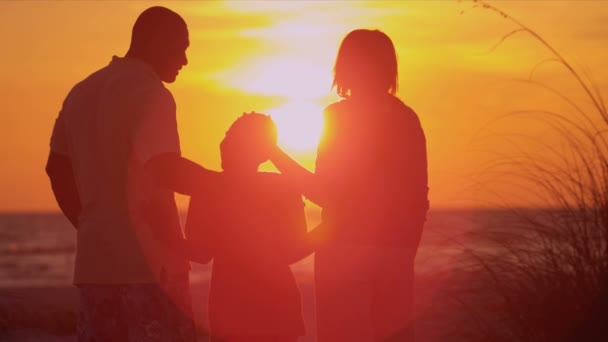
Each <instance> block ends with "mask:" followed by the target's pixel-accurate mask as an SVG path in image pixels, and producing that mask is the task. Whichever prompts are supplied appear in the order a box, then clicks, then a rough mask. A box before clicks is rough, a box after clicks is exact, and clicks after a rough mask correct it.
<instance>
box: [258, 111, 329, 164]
mask: <svg viewBox="0 0 608 342" xmlns="http://www.w3.org/2000/svg"><path fill="white" fill-rule="evenodd" d="M268 114H270V116H271V117H272V119H273V120H274V121H275V123H276V124H277V128H278V131H279V145H281V146H282V147H283V148H286V149H289V150H292V151H297V152H311V151H314V150H315V149H316V148H317V145H318V143H319V139H320V138H321V132H322V130H323V106H321V105H320V104H317V103H315V102H313V101H293V102H289V103H287V104H286V105H284V106H282V107H278V108H275V109H272V110H268Z"/></svg>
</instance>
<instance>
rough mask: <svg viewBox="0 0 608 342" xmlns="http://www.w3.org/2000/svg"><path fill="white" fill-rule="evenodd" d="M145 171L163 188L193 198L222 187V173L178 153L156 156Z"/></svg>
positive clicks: (145, 166)
mask: <svg viewBox="0 0 608 342" xmlns="http://www.w3.org/2000/svg"><path fill="white" fill-rule="evenodd" d="M144 170H145V172H146V173H148V174H149V175H151V176H152V177H153V178H154V179H155V180H156V181H157V182H158V183H159V184H161V185H162V186H164V187H166V188H167V189H170V190H172V191H174V192H177V193H180V194H183V195H188V196H192V195H194V194H197V193H200V192H205V191H209V190H212V189H215V188H217V187H219V186H221V185H220V184H221V180H222V175H221V173H219V172H217V171H212V170H208V169H205V168H204V167H202V166H200V165H198V164H197V163H195V162H192V161H190V160H188V159H186V158H183V157H182V156H180V155H179V154H178V153H173V152H170V153H163V154H159V155H157V156H154V157H152V158H151V159H150V160H148V161H147V162H146V163H145V164H144Z"/></svg>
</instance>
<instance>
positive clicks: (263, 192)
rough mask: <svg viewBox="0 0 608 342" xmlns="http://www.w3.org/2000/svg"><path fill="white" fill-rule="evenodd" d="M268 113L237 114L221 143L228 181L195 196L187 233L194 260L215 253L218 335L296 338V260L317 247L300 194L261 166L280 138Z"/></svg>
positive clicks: (213, 305)
mask: <svg viewBox="0 0 608 342" xmlns="http://www.w3.org/2000/svg"><path fill="white" fill-rule="evenodd" d="M276 140H277V131H276V126H275V124H274V122H273V121H272V119H271V118H270V117H269V116H267V115H263V114H258V113H251V114H244V115H243V116H241V117H240V118H238V119H237V120H236V121H235V122H234V123H233V124H232V126H231V127H230V128H229V130H228V132H227V133H226V136H225V138H224V140H223V141H222V143H221V144H220V151H221V158H222V169H223V173H222V176H223V177H225V180H226V181H225V182H223V184H226V185H225V186H224V188H222V189H219V190H217V191H216V193H211V192H206V193H204V194H200V195H199V196H193V197H192V199H191V202H190V208H189V212H188V217H187V222H186V235H187V238H188V246H189V249H190V250H191V252H190V254H191V258H192V260H193V261H196V262H200V263H208V262H210V261H211V259H213V266H212V273H211V285H210V292H209V307H208V317H209V326H210V330H211V335H212V338H213V339H214V341H222V342H236V341H239V342H240V341H243V342H244V341H276V342H279V341H280V342H284V341H285V342H287V341H297V338H298V336H301V335H304V333H305V327H304V321H303V317H302V312H301V301H300V292H299V289H298V287H297V284H296V281H295V278H294V276H293V273H292V271H291V269H290V267H289V265H290V264H291V263H294V262H297V261H299V260H301V259H302V258H304V257H305V256H306V255H308V254H310V253H311V252H312V249H311V248H310V247H309V245H308V244H307V243H306V241H307V227H306V218H305V214H304V203H303V201H302V197H301V195H300V193H299V192H298V191H297V190H296V189H294V188H293V187H291V186H290V185H289V183H288V182H287V181H286V180H285V179H284V177H283V175H281V174H279V173H271V172H259V171H258V167H259V165H260V164H261V163H263V162H265V161H266V160H268V156H267V153H266V152H265V148H264V146H268V145H269V144H275V143H276Z"/></svg>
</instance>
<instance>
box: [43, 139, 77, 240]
mask: <svg viewBox="0 0 608 342" xmlns="http://www.w3.org/2000/svg"><path fill="white" fill-rule="evenodd" d="M46 174H47V175H48V176H49V179H50V180H51V188H52V189H53V194H54V195H55V200H56V201H57V204H59V208H60V209H61V211H62V212H63V214H64V215H65V217H67V219H68V220H70V222H71V223H72V225H73V226H74V227H75V228H78V216H79V215H80V211H81V205H80V197H79V195H78V189H77V188H76V180H75V179H74V172H73V171H72V163H71V162H70V159H69V158H68V157H67V156H64V155H61V154H58V153H55V152H53V151H51V152H50V153H49V158H48V161H47V163H46Z"/></svg>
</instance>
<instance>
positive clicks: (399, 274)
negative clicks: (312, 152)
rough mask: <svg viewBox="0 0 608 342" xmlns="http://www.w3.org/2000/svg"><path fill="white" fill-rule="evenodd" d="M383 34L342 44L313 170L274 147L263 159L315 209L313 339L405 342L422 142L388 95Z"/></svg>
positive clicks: (419, 216) (423, 180)
mask: <svg viewBox="0 0 608 342" xmlns="http://www.w3.org/2000/svg"><path fill="white" fill-rule="evenodd" d="M397 74H398V73H397V57H396V53H395V48H394V46H393V43H392V41H391V40H390V38H389V37H388V36H387V35H386V34H384V33H383V32H381V31H377V30H363V29H361V30H355V31H352V32H350V33H349V34H348V35H347V36H346V37H345V38H344V40H343V41H342V44H341V46H340V49H339V51H338V55H337V59H336V64H335V68H334V82H333V86H334V87H335V88H336V90H337V93H338V95H339V96H340V97H342V98H343V100H342V101H340V102H337V103H334V104H331V105H330V106H328V107H327V108H326V110H325V112H324V116H325V127H324V134H323V137H322V139H321V142H320V143H319V147H318V154H317V160H316V169H315V173H314V174H312V173H310V172H308V171H307V170H306V169H304V168H302V167H301V166H299V165H298V164H297V163H296V162H295V161H293V160H292V159H291V158H290V157H289V156H287V155H286V154H285V153H284V152H283V151H281V150H280V149H279V148H278V147H272V148H271V161H272V162H273V163H274V164H275V165H276V166H277V168H278V169H279V170H280V171H281V172H282V173H283V174H284V175H286V176H287V177H288V178H290V179H291V181H292V182H294V184H298V186H299V187H300V190H301V191H302V192H303V194H304V195H305V196H306V197H308V198H309V199H310V200H312V201H313V202H315V203H317V204H319V205H320V206H321V207H322V209H323V212H322V217H323V223H322V229H323V231H322V232H320V233H319V236H321V234H324V235H325V236H324V239H323V242H322V244H321V245H320V246H319V247H318V250H317V252H316V256H315V286H316V289H315V291H316V313H317V336H318V341H319V342H329V341H332V342H335V341H349V342H354V341H400V342H403V341H411V340H413V327H412V319H413V314H412V302H413V283H414V258H415V255H416V251H417V248H418V245H419V242H420V237H421V233H422V228H423V225H424V222H425V219H426V212H427V210H428V207H429V203H428V196H427V195H428V187H427V158H426V142H425V137H424V133H423V130H422V128H421V125H420V121H419V119H418V116H417V115H416V113H415V112H414V111H413V110H412V109H410V108H409V107H408V106H406V105H405V104H404V103H403V102H402V101H401V100H399V99H398V98H397V97H395V93H396V90H397Z"/></svg>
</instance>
